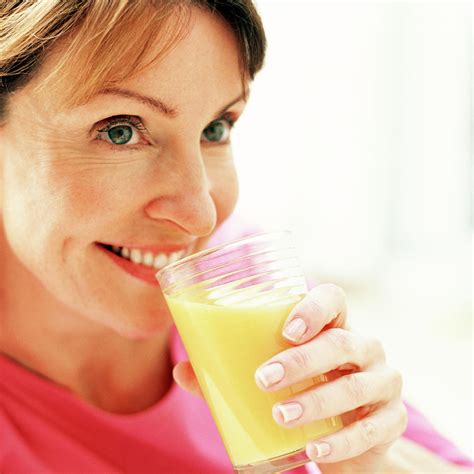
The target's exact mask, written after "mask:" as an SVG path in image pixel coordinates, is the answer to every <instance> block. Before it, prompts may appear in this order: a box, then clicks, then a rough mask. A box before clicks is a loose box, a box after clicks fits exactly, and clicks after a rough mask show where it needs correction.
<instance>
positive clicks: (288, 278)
mask: <svg viewBox="0 0 474 474" xmlns="http://www.w3.org/2000/svg"><path fill="white" fill-rule="evenodd" d="M251 239H252V238H250V242H251V245H249V244H248V242H249V239H246V240H245V241H242V242H246V243H247V246H246V247H245V248H244V251H243V252H242V243H240V242H237V243H233V244H232V245H234V246H236V247H235V248H236V251H230V252H229V251H228V250H227V246H223V247H219V248H216V249H211V250H208V251H206V252H204V255H201V256H200V254H196V255H195V256H191V257H188V258H187V259H184V260H182V261H181V262H182V263H180V262H175V263H174V264H172V265H170V266H169V267H165V269H163V270H162V271H161V272H159V273H158V279H159V280H160V283H161V286H162V289H163V292H164V295H165V298H166V301H167V304H168V306H169V309H170V311H171V313H172V315H173V319H174V321H175V323H176V327H177V329H178V332H179V334H180V336H181V338H182V340H183V343H184V346H185V348H186V350H187V352H188V355H189V358H190V361H191V363H192V365H193V368H194V371H195V373H196V376H197V378H198V381H199V385H200V387H201V390H202V392H203V394H204V397H205V399H206V402H207V403H208V405H209V407H210V410H211V413H212V416H213V418H214V420H215V422H216V425H217V427H218V430H219V433H220V435H221V437H222V439H223V442H224V445H225V447H226V450H227V452H228V454H229V457H230V459H231V461H232V464H233V466H234V469H235V471H236V472H239V473H246V472H252V473H260V472H261V473H263V472H276V471H279V470H280V471H282V470H286V469H289V468H291V467H295V466H298V465H301V464H304V463H305V462H308V461H309V460H308V458H307V456H306V453H305V445H306V443H307V441H310V440H315V439H317V438H319V437H321V436H324V435H326V434H329V433H332V432H334V431H337V430H338V429H340V428H341V427H342V423H341V420H340V418H339V417H332V418H329V419H326V420H318V421H315V422H312V423H309V424H306V425H304V426H301V427H296V428H285V427H282V426H280V425H278V424H277V423H276V421H275V420H274V419H273V417H272V407H273V405H274V404H275V403H277V402H281V401H284V400H286V399H287V398H290V397H291V396H293V395H294V394H296V393H298V392H300V391H303V390H306V389H308V388H309V387H311V386H314V385H317V384H319V383H321V382H324V381H325V378H324V375H322V376H319V377H315V378H312V379H309V380H305V381H303V382H301V383H298V384H295V385H293V386H291V387H288V388H286V389H283V390H279V391H277V392H265V391H263V390H261V389H260V388H259V387H258V386H257V384H256V382H255V371H256V369H257V368H258V367H259V366H260V365H261V364H263V363H264V362H266V361H267V360H268V359H270V358H271V357H273V356H274V355H276V354H278V353H279V352H282V351H283V350H285V349H287V348H289V347H290V344H288V343H287V342H286V341H285V339H284V338H283V337H282V328H283V324H284V322H285V321H286V319H287V317H288V315H289V313H290V311H291V309H292V308H293V306H294V305H295V304H296V303H297V302H298V301H299V300H300V299H301V298H302V297H303V295H304V293H305V291H306V283H305V282H304V283H302V282H303V280H304V279H302V278H301V276H300V275H299V273H300V270H299V268H297V272H296V273H295V268H296V267H295V266H294V261H293V260H292V257H291V258H287V257H288V252H287V251H286V250H287V249H286V250H285V252H283V255H282V253H281V252H280V251H279V247H280V246H281V245H282V244H281V243H280V241H279V240H280V239H281V235H280V234H277V237H275V235H273V234H268V237H267V235H263V236H257V237H254V239H256V242H257V244H258V245H257V244H255V245H254V242H253V241H252V240H251ZM262 239H263V240H262ZM268 239H270V242H271V243H273V244H275V242H274V240H275V239H277V240H278V242H277V243H278V245H277V246H276V247H277V249H276V250H275V245H271V246H270V247H269V240H268ZM221 248H223V249H225V252H224V250H222V251H221V250H220V249H221ZM213 252H214V253H216V254H217V255H218V257H216V256H215V255H214V254H213ZM249 255H250V257H249ZM203 262H204V263H203ZM289 269H290V270H289Z"/></svg>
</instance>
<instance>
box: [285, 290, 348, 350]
mask: <svg viewBox="0 0 474 474" xmlns="http://www.w3.org/2000/svg"><path fill="white" fill-rule="evenodd" d="M346 316H347V303H346V295H345V293H344V291H343V290H342V289H341V288H339V287H338V286H336V285H333V284H329V283H328V284H324V285H319V286H317V287H316V288H313V289H312V290H311V291H310V292H309V293H308V294H307V295H306V296H305V297H304V298H303V299H302V300H301V301H300V302H299V303H298V304H297V305H296V306H295V307H294V308H293V310H292V311H291V313H290V315H289V316H288V318H287V320H286V322H285V324H284V327H283V336H284V337H285V338H286V339H287V340H288V341H290V342H292V343H294V344H301V343H303V342H307V341H309V340H310V339H311V338H313V337H314V336H316V335H317V334H318V333H319V332H321V330H322V329H323V328H324V327H325V326H327V325H330V326H331V327H344V325H345V321H346Z"/></svg>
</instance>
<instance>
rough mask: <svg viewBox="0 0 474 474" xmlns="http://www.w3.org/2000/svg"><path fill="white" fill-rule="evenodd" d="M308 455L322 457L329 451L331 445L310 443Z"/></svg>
mask: <svg viewBox="0 0 474 474" xmlns="http://www.w3.org/2000/svg"><path fill="white" fill-rule="evenodd" d="M309 447H310V451H311V453H308V454H310V457H313V458H322V457H324V456H327V455H328V454H330V453H331V446H330V445H329V444H328V443H310V444H309Z"/></svg>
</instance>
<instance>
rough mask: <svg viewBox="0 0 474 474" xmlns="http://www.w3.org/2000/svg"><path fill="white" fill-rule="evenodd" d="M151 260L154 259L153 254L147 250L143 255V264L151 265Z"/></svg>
mask: <svg viewBox="0 0 474 474" xmlns="http://www.w3.org/2000/svg"><path fill="white" fill-rule="evenodd" d="M153 261H154V256H153V254H152V253H151V252H147V253H146V254H145V255H144V256H143V265H146V266H147V267H152V266H153Z"/></svg>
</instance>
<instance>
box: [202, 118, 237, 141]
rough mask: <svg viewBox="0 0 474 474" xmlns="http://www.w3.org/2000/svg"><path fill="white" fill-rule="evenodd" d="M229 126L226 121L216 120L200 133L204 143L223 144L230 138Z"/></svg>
mask: <svg viewBox="0 0 474 474" xmlns="http://www.w3.org/2000/svg"><path fill="white" fill-rule="evenodd" d="M230 129H231V124H230V123H229V121H227V120H223V119H221V120H216V121H215V122H212V123H211V124H210V125H208V126H207V127H206V128H205V129H204V130H203V132H202V139H203V141H205V142H214V143H223V142H224V143H225V142H226V141H227V140H228V139H229V136H230Z"/></svg>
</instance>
